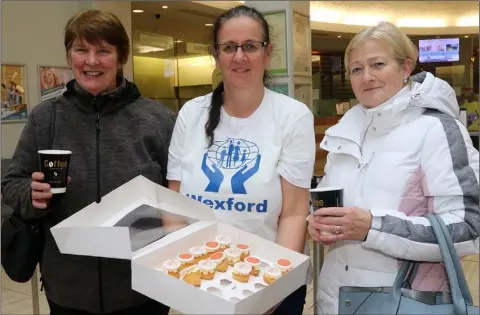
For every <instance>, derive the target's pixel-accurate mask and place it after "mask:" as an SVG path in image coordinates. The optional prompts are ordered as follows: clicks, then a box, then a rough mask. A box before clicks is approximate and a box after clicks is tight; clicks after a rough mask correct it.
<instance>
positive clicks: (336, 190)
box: [309, 186, 343, 234]
mask: <svg viewBox="0 0 480 315" xmlns="http://www.w3.org/2000/svg"><path fill="white" fill-rule="evenodd" d="M309 191H310V201H311V203H312V214H313V213H314V212H315V211H316V210H318V209H321V208H332V207H343V188H342V187H338V186H325V187H317V188H312V189H310V190H309ZM321 232H322V234H331V233H329V232H326V231H321Z"/></svg>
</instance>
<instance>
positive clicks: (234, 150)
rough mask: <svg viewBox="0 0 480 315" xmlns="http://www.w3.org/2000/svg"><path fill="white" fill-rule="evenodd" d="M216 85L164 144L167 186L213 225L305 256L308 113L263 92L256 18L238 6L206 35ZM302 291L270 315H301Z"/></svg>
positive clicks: (265, 57)
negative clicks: (208, 211)
mask: <svg viewBox="0 0 480 315" xmlns="http://www.w3.org/2000/svg"><path fill="white" fill-rule="evenodd" d="M213 39H214V42H213V46H214V49H213V53H214V57H215V60H216V64H217V68H219V69H220V70H221V71H222V74H223V82H221V83H220V84H219V85H218V86H217V87H216V88H215V90H214V92H213V93H211V94H208V95H205V96H201V97H198V98H195V99H193V100H191V101H189V102H187V103H186V104H185V105H184V106H183V107H182V109H181V110H180V113H179V116H178V119H177V122H176V125H175V129H174V133H173V137H172V140H171V145H170V151H169V161H168V174H167V179H168V180H169V187H170V188H171V189H173V190H175V191H178V192H180V193H182V194H184V195H186V196H189V197H191V198H193V199H195V200H197V201H199V202H203V203H205V204H207V205H209V206H210V207H212V208H213V209H215V210H216V214H217V216H218V218H219V220H221V221H223V222H227V223H229V224H231V225H234V226H236V227H238V228H240V229H243V230H245V231H248V232H250V233H253V234H256V235H259V236H261V237H263V238H265V239H268V240H270V241H273V242H276V243H278V244H280V245H282V246H284V247H287V248H290V249H292V250H295V251H298V252H303V251H304V248H305V235H306V217H307V215H308V208H309V193H308V189H309V188H310V180H311V177H312V172H313V164H314V160H315V135H314V129H313V115H312V113H311V111H310V110H309V108H308V107H307V106H305V104H302V103H300V102H298V101H296V100H294V99H291V98H289V97H287V96H284V95H281V94H278V93H275V92H273V91H271V90H269V89H267V88H265V86H264V81H265V80H266V69H267V67H268V65H269V62H270V56H271V52H272V45H271V44H270V38H269V27H268V24H267V22H266V20H265V18H264V17H263V16H262V14H261V13H260V12H258V11H257V10H255V9H253V8H250V7H246V6H239V7H236V8H233V9H231V10H229V11H226V12H225V13H224V14H222V15H221V16H220V17H219V18H218V20H217V21H216V23H215V24H214V27H213ZM305 295H306V286H302V287H301V288H300V289H298V290H297V291H295V292H294V293H293V294H292V295H290V296H289V297H287V298H286V299H285V300H284V301H283V302H282V303H280V304H279V305H277V307H276V309H275V310H272V311H273V312H274V314H292V315H295V314H302V312H303V305H304V303H305Z"/></svg>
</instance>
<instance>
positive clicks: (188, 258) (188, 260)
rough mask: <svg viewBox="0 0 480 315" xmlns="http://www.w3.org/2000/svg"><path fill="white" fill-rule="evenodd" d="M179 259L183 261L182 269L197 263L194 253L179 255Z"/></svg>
mask: <svg viewBox="0 0 480 315" xmlns="http://www.w3.org/2000/svg"><path fill="white" fill-rule="evenodd" d="M177 260H178V261H180V263H181V266H180V270H182V269H185V268H188V267H190V266H192V265H194V264H195V257H193V255H192V254H189V253H183V254H179V255H177Z"/></svg>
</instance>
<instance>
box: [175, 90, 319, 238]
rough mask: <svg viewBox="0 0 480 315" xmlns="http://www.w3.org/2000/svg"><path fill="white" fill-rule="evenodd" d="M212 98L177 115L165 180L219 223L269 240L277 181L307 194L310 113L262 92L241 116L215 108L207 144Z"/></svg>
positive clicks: (276, 210) (277, 209) (278, 203)
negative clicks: (200, 204)
mask: <svg viewBox="0 0 480 315" xmlns="http://www.w3.org/2000/svg"><path fill="white" fill-rule="evenodd" d="M211 96H212V94H211V93H210V94H208V95H205V96H201V97H197V98H195V99H193V100H190V101H188V102H187V103H186V104H185V105H184V106H183V107H182V109H181V110H180V112H179V115H178V118H177V121H176V124H175V129H174V132H173V136H172V140H171V144H170V149H169V156H168V172H167V179H168V180H176V181H181V186H180V193H182V194H184V195H186V196H189V197H190V198H193V199H195V200H197V201H200V202H203V203H204V204H206V205H209V206H210V207H212V208H214V209H215V210H216V215H217V217H218V219H219V220H220V221H223V222H225V223H228V224H230V225H233V226H236V227H238V228H240V229H242V230H244V231H248V232H250V233H253V234H256V235H258V236H260V237H263V238H265V239H268V240H270V241H273V242H275V240H276V237H277V227H278V217H279V215H280V213H281V210H282V187H281V182H280V176H282V177H283V178H284V179H285V180H287V181H288V182H290V183H291V184H293V185H295V186H298V187H304V188H310V181H311V177H312V173H313V164H314V160H315V151H316V150H315V149H316V148H315V134H314V127H313V115H312V113H311V111H310V110H309V108H308V107H307V106H306V105H305V104H303V103H300V102H298V101H296V100H294V99H292V98H289V97H287V96H284V95H282V94H278V93H275V92H273V91H271V90H268V89H265V94H264V98H263V100H262V103H261V104H260V106H259V107H258V109H257V110H256V111H255V112H254V113H253V114H252V115H250V117H248V118H235V117H231V116H229V115H228V114H227V113H226V112H225V111H224V109H223V107H222V110H221V118H220V123H219V125H218V126H217V128H216V129H215V132H214V135H215V136H214V143H213V145H212V146H211V147H210V148H208V140H207V138H206V136H205V124H206V122H207V120H208V114H209V106H210V102H211Z"/></svg>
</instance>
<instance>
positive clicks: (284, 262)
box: [275, 259, 293, 274]
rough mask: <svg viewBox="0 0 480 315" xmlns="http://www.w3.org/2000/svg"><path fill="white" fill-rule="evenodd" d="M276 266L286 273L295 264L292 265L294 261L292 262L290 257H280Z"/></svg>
mask: <svg viewBox="0 0 480 315" xmlns="http://www.w3.org/2000/svg"><path fill="white" fill-rule="evenodd" d="M275 266H276V267H277V268H278V269H280V271H281V272H282V274H285V273H287V272H289V271H290V270H292V268H293V266H292V263H291V262H290V260H288V259H279V260H277V262H276V264H275Z"/></svg>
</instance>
